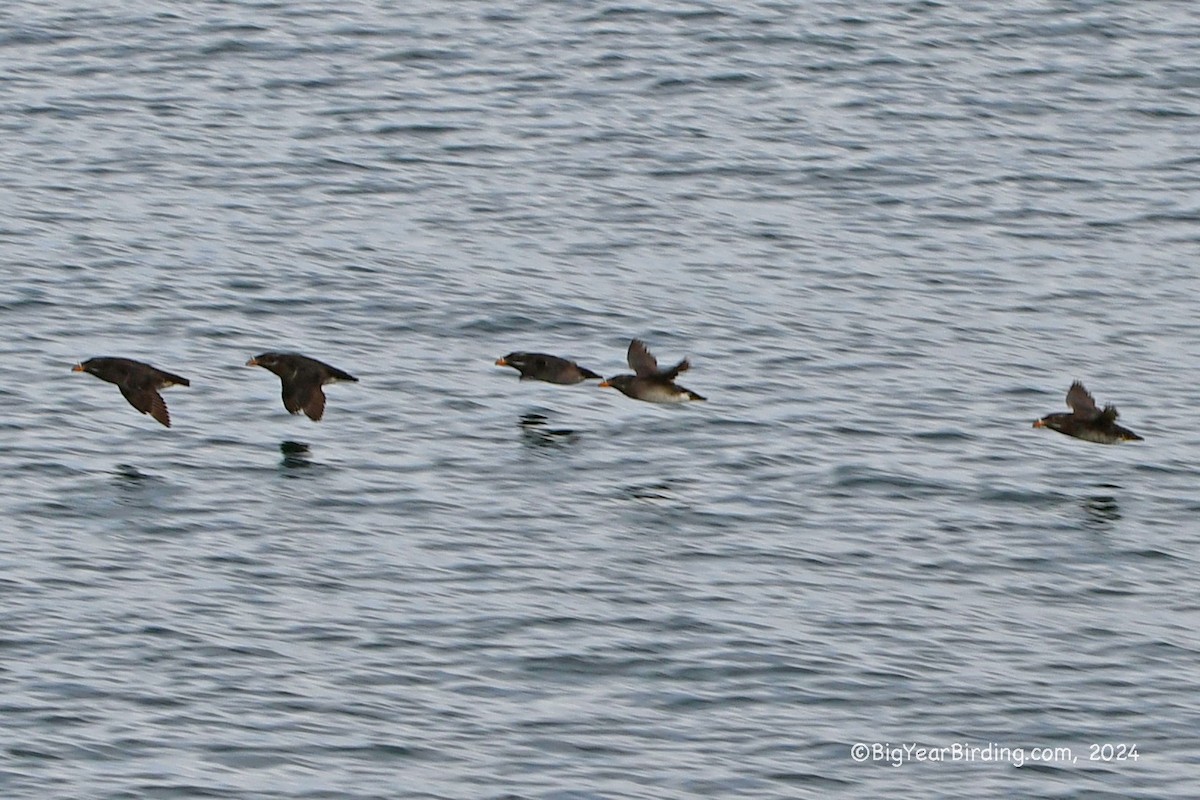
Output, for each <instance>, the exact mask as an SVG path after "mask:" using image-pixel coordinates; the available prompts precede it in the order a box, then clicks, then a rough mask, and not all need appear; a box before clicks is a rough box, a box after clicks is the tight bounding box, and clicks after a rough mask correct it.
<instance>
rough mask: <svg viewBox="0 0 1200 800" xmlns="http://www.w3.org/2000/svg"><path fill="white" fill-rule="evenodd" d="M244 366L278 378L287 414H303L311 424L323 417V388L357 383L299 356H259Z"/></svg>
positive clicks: (352, 378) (321, 363)
mask: <svg viewBox="0 0 1200 800" xmlns="http://www.w3.org/2000/svg"><path fill="white" fill-rule="evenodd" d="M246 366H248V367H262V368H264V369H267V370H270V371H271V372H274V373H275V374H276V375H278V376H279V380H280V382H281V383H282V384H283V407H284V408H286V409H287V410H288V413H289V414H299V413H300V412H301V411H303V412H304V413H305V414H306V415H307V416H308V418H309V419H311V420H312V421H313V422H316V421H318V420H319V419H321V417H322V415H324V413H325V392H324V391H323V390H322V389H321V387H322V386H324V385H326V384H329V383H337V382H338V381H353V382H355V383H357V382H358V378H356V377H354V376H353V375H351V374H350V373H348V372H343V371H342V370H340V369H338V368H337V367H334V366H330V365H329V364H326V363H325V362H323V361H318V360H317V359H315V358H309V357H308V356H302V355H300V354H299V353H262V354H261V355H257V356H255V357H254V358H252V359H250V360H249V361H247V362H246Z"/></svg>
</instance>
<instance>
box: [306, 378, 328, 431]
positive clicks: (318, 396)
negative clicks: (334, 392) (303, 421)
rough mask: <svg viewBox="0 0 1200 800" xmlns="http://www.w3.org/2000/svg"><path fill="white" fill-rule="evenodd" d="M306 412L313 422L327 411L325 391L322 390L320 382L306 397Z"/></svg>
mask: <svg viewBox="0 0 1200 800" xmlns="http://www.w3.org/2000/svg"><path fill="white" fill-rule="evenodd" d="M304 413H305V414H307V415H308V418H309V419H311V420H312V421H313V422H316V421H317V420H319V419H320V418H321V415H322V414H324V413H325V393H324V392H323V391H321V386H320V385H319V384H318V385H317V386H314V387H312V390H311V391H309V393H308V397H306V398H305V399H304Z"/></svg>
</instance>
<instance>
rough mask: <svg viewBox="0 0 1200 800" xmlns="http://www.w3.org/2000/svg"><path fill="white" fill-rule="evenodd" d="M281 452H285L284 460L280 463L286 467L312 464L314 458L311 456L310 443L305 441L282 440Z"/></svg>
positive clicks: (280, 444)
mask: <svg viewBox="0 0 1200 800" xmlns="http://www.w3.org/2000/svg"><path fill="white" fill-rule="evenodd" d="M279 452H281V453H283V460H282V461H280V462H279V464H280V466H282V467H284V468H285V469H298V468H300V467H311V466H312V458H311V457H310V456H309V451H308V445H307V444H305V443H304V442H291V441H285V442H280V443H279Z"/></svg>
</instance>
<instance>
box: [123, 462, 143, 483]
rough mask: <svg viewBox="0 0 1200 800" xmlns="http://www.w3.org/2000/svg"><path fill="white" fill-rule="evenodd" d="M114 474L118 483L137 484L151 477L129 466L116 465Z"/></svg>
mask: <svg viewBox="0 0 1200 800" xmlns="http://www.w3.org/2000/svg"><path fill="white" fill-rule="evenodd" d="M114 474H115V475H116V476H117V480H118V482H120V481H131V482H133V483H138V482H141V481H145V480H149V479H150V477H151V476H149V475H147V474H146V473H144V472H142V471H141V470H140V469H138V468H137V467H135V466H132V465H131V464H117V468H116V471H115V473H114Z"/></svg>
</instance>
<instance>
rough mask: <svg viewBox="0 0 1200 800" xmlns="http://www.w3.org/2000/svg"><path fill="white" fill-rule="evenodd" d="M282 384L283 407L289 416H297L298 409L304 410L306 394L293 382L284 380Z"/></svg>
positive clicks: (297, 383) (298, 384)
mask: <svg viewBox="0 0 1200 800" xmlns="http://www.w3.org/2000/svg"><path fill="white" fill-rule="evenodd" d="M282 383H283V407H284V408H286V409H287V412H288V413H289V414H299V413H300V409H302V408H304V401H305V400H306V399H307V396H308V393H307V392H306V391H305V390H304V389H303V388H302V387H301V385H300V383H299V382H297V381H295V380H288V379H287V378H284V379H283V381H282Z"/></svg>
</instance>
